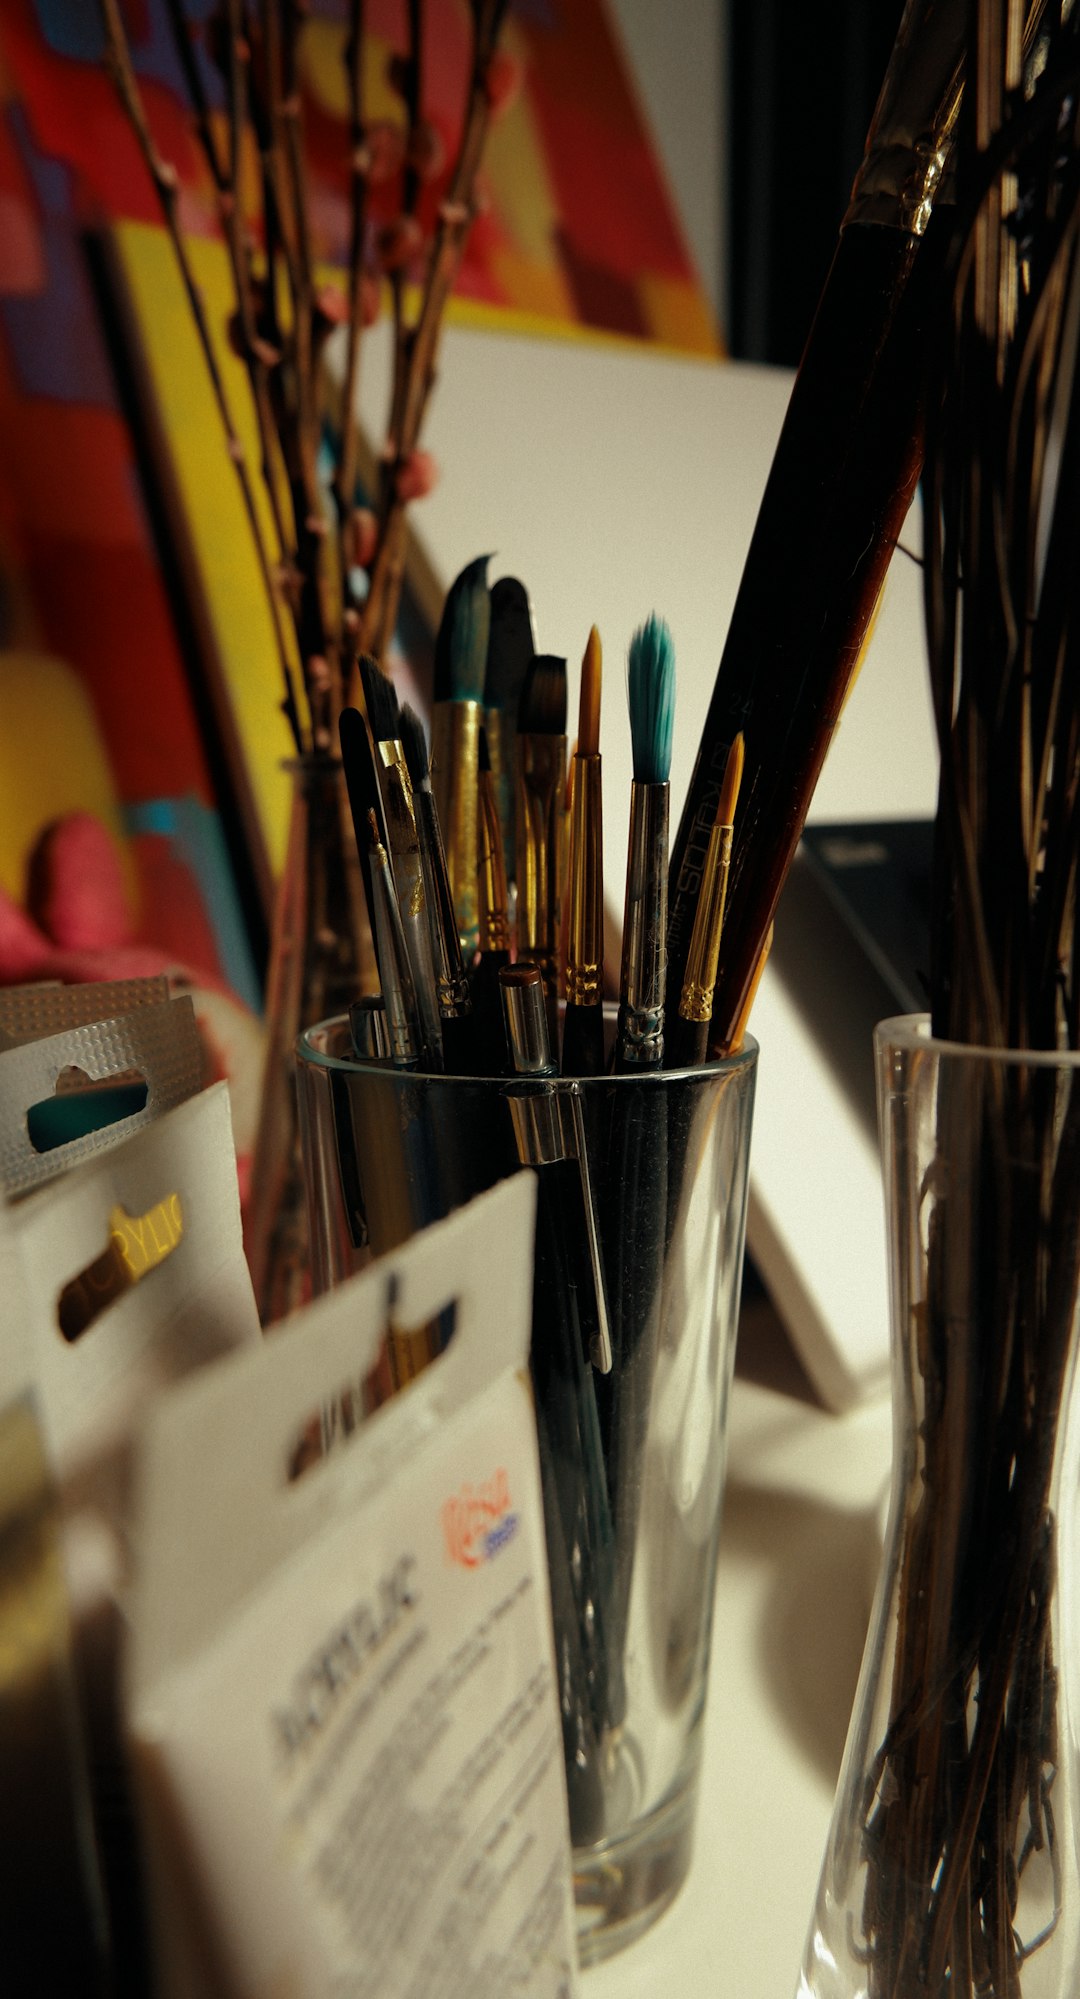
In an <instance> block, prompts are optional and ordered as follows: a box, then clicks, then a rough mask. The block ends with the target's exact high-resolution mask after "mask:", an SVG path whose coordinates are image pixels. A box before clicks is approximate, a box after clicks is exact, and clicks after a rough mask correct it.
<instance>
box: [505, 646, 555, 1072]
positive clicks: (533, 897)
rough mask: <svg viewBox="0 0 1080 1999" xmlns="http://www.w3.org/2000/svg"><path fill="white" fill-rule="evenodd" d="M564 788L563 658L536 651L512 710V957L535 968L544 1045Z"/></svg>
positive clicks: (551, 1012)
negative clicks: (514, 931)
mask: <svg viewBox="0 0 1080 1999" xmlns="http://www.w3.org/2000/svg"><path fill="white" fill-rule="evenodd" d="M565 791H566V661H565V660H564V659H556V658H555V657H554V656H553V655H552V654H550V653H538V654H537V656H536V658H535V659H534V660H533V661H532V663H531V664H530V666H529V669H528V672H527V673H526V675H525V685H524V686H523V688H522V690H521V704H520V707H519V709H518V739H517V809H516V838H515V844H516V851H517V867H518V911H517V919H518V934H517V949H518V957H519V958H528V959H530V960H532V962H533V963H534V964H537V965H539V967H540V975H541V977H542V979H543V981H544V997H545V1000H546V1001H547V1008H548V1022H549V1026H550V1028H551V1034H552V1045H553V1046H556V1045H557V1043H556V1039H555V1030H556V1026H557V1022H558V1003H559V922H560V918H559V904H560V885H561V882H562V856H563V823H564V795H565Z"/></svg>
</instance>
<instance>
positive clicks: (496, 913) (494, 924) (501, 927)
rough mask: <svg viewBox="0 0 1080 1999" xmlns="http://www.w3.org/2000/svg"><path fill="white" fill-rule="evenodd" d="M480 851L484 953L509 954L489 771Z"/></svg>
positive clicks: (484, 774) (483, 781)
mask: <svg viewBox="0 0 1080 1999" xmlns="http://www.w3.org/2000/svg"><path fill="white" fill-rule="evenodd" d="M479 837H480V850H479V854H478V856H477V865H476V898H477V914H478V921H479V926H480V949H481V951H509V949H510V919H509V917H508V916H507V913H506V901H507V896H506V868H505V866H504V863H503V849H502V827H501V825H500V823H499V807H498V802H497V800H496V797H495V786H494V783H493V782H492V774H491V772H490V771H489V770H483V771H481V773H480V828H479Z"/></svg>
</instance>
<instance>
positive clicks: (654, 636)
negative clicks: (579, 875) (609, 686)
mask: <svg viewBox="0 0 1080 1999" xmlns="http://www.w3.org/2000/svg"><path fill="white" fill-rule="evenodd" d="M627 692H628V698H629V706H630V740H631V747H632V752H633V765H634V782H633V784H632V786H631V790H630V843H629V851H628V856H627V863H626V907H625V914H624V918H623V948H622V973H621V977H620V980H619V1023H618V1031H617V1039H616V1049H615V1063H616V1068H618V1069H643V1068H659V1066H660V1064H661V1062H662V1060H663V1055H664V987H665V983H666V979H667V944H666V938H667V839H668V797H669V786H668V776H669V773H670V770H671V732H672V724H673V721H674V714H675V649H674V646H673V645H672V641H671V633H670V631H669V630H668V628H667V625H666V624H665V623H664V620H663V619H662V618H657V617H650V618H648V619H647V620H646V622H645V623H644V625H642V626H641V627H640V628H639V629H638V630H637V631H636V632H635V633H634V636H633V638H632V639H631V641H630V655H629V668H628V674H627Z"/></svg>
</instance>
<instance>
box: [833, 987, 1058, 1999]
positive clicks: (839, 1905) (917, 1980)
mask: <svg viewBox="0 0 1080 1999" xmlns="http://www.w3.org/2000/svg"><path fill="white" fill-rule="evenodd" d="M876 1049H877V1078H878V1110H879V1124H880V1131H881V1144H882V1153H883V1163H884V1177H885V1196H886V1210H887V1219H888V1233H889V1257H890V1278H891V1321H892V1392H893V1475H892V1493H891V1504H890V1515H889V1526H888V1531H887V1536H886V1543H885V1550H884V1556H883V1563H882V1572H881V1576H880V1579H879V1583H878V1591H877V1596H876V1600H875V1605H874V1611H873V1615H872V1618H871V1623H870V1630H869V1635H868V1638H867V1643H866V1651H865V1654H864V1658H863V1667H862V1674H861V1678H860V1681H859V1687H858V1692H857V1695H856V1700H855V1708H854V1712H853V1716H852V1721H851V1725H850V1729H849V1733H848V1740H847V1747H846V1750H845V1755H844V1762H843V1766H842V1769H841V1773H840V1782H839V1788H838V1791H837V1798H836V1804H835V1808H834V1813H833V1819H832V1826H831V1830H830V1834H829V1840H828V1845H827V1848H826V1853H825V1859H824V1864H823V1868H822V1874H821V1880H820V1885H819V1889H818V1897H817V1903H816V1906H815V1910H814V1915H813V1919H812V1922H811V1926H810V1934H809V1938H808V1942H807V1948H806V1954H805V1958H804V1962H803V1968H802V1974H801V1978H800V1982H799V1987H798V1991H799V1994H800V1995H801V1996H802V1999H810V1995H813V1999H855V1995H860V1999H926V1995H932V1999H976V1995H977V1999H1076V1994H1077V1993H1078V1992H1080V1745H1078V1740H1077V1730H1078V1727H1080V1547H1078V1542H1077V1528H1078V1524H1080V1522H1078V1510H1080V1423H1078V1420H1077V1406H1076V1398H1075V1396H1074V1393H1073V1384H1074V1377H1075V1366H1076V1343H1077V1333H1078V1314H1077V1291H1078V1278H1080V1073H1078V1058H1077V1056H1076V1055H1072V1054H1062V1055H1056V1054H1053V1053H1046V1054H1038V1053H1036V1054H1032V1053H1027V1052H1022V1053H1011V1052H1007V1053H1001V1052H998V1051H994V1050H986V1049H978V1048H968V1047H962V1046H959V1045H957V1044H953V1043H946V1042H940V1041H935V1040H934V1039H932V1038H931V1037H930V1035H929V1032H928V1026H927V1023H926V1022H925V1021H924V1020H922V1019H920V1018H918V1017H913V1018H911V1019H904V1020H892V1021H885V1022H884V1023H883V1024H882V1025H881V1026H880V1027H879V1028H878V1030H877V1036H876Z"/></svg>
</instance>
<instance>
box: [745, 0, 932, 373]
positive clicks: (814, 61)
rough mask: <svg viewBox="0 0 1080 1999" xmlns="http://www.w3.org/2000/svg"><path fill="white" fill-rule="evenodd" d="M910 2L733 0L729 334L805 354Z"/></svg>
mask: <svg viewBox="0 0 1080 1999" xmlns="http://www.w3.org/2000/svg"><path fill="white" fill-rule="evenodd" d="M902 12H903V7H902V5H901V4H900V0H803V4H799V3H798V0H730V4H729V6H728V9H727V18H728V37H727V39H728V104H729V118H730V154H729V174H730V178H729V187H730V190H731V212H730V217H729V227H730V239H729V240H730V259H731V263H730V289H729V328H728V334H729V345H730V350H731V353H732V355H733V356H735V357H737V358H738V359H741V360H747V361H768V362H773V363H777V364H782V365H787V366H792V367H793V366H795V364H796V363H797V362H798V360H799V357H800V355H801V353H802V348H803V343H804V341H805V339H806V335H807V333H808V332H809V330H810V322H811V319H812V318H813V313H814V307H815V305H816V303H817V299H818V295H819V293H820V291H821V288H822V285H823V284H824V281H825V275H826V272H827V270H828V268H829V262H830V260H831V257H832V253H833V249H834V247H835V244H836V237H837V232H838V230H839V227H840V223H841V220H842V218H843V215H844V211H845V209H846V207H847V202H848V196H849V194H850V192H851V183H852V181H853V179H854V177H855V171H856V168H857V167H858V164H859V161H860V159H861V158H862V152H863V146H864V143H865V140H866V134H867V130H868V128H869V124H870V118H871V115H872V113H873V109H874V105H875V103H876V101H877V96H878V91H879V89H880V87H881V82H882V78H883V77H884V74H885V69H886V66H887V63H888V60H889V55H890V53H891V50H892V46H893V42H894V40H895V37H896V30H897V27H898V26H899V22H900V16H901V13H902Z"/></svg>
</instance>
